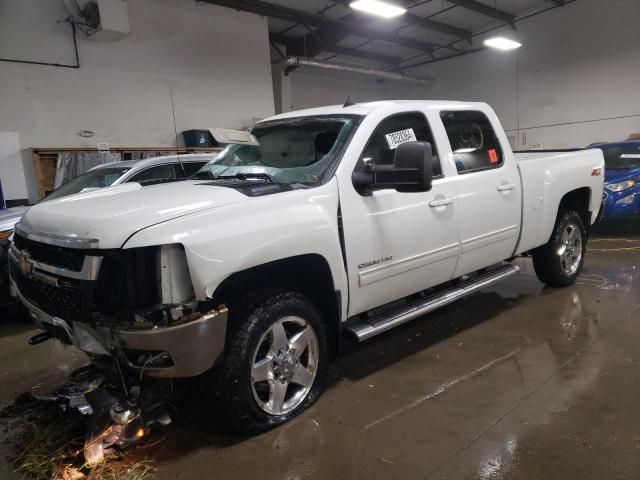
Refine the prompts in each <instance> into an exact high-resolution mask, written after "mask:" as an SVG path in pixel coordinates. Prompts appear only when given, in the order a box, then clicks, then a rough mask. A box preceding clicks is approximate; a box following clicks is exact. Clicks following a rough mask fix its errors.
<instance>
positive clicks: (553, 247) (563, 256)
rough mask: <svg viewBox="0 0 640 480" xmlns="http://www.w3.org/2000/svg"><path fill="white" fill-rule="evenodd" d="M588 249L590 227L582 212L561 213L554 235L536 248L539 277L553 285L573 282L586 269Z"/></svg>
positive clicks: (534, 252) (534, 253)
mask: <svg viewBox="0 0 640 480" xmlns="http://www.w3.org/2000/svg"><path fill="white" fill-rule="evenodd" d="M586 252H587V230H586V229H585V226H584V223H583V221H582V218H581V217H580V215H578V213H577V212H574V211H569V212H564V213H561V214H560V215H558V219H557V221H556V225H555V227H554V230H553V234H552V235H551V239H550V240H549V242H548V243H547V244H546V245H543V246H541V247H538V248H537V249H535V250H534V251H533V268H534V269H535V272H536V275H537V276H538V278H539V279H540V280H541V281H542V282H544V283H546V284H547V285H549V286H552V287H566V286H569V285H573V283H575V281H576V279H577V278H578V275H580V272H581V271H582V265H583V264H584V257H585V255H586Z"/></svg>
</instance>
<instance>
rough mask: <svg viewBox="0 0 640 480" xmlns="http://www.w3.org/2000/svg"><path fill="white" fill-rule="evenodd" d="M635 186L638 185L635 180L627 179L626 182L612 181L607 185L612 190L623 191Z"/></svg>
mask: <svg viewBox="0 0 640 480" xmlns="http://www.w3.org/2000/svg"><path fill="white" fill-rule="evenodd" d="M635 186H636V181H635V180H625V181H624V182H620V183H610V184H608V185H607V186H606V187H607V190H610V191H612V192H621V191H623V190H626V189H628V188H632V187H635Z"/></svg>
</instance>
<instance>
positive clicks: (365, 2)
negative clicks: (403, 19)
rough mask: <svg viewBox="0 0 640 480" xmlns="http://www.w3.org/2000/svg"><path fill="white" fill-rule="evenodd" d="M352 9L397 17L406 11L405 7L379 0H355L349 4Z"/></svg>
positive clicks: (385, 16)
mask: <svg viewBox="0 0 640 480" xmlns="http://www.w3.org/2000/svg"><path fill="white" fill-rule="evenodd" d="M349 6H350V7H351V8H353V9H354V10H359V11H361V12H365V13H370V14H372V15H378V16H379V17H384V18H393V17H399V16H400V15H402V14H403V13H406V12H407V9H406V8H402V7H399V6H397V5H393V4H392V3H387V2H383V1H381V0H356V1H355V2H351V3H350V4H349Z"/></svg>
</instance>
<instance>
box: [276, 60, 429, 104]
mask: <svg viewBox="0 0 640 480" xmlns="http://www.w3.org/2000/svg"><path fill="white" fill-rule="evenodd" d="M289 78H290V79H291V80H290V81H291V88H290V91H291V95H290V101H291V105H290V108H289V109H291V110H296V109H300V108H308V107H316V106H322V105H333V104H340V103H343V102H344V101H345V99H346V98H347V97H348V96H350V97H351V100H352V101H354V102H367V101H375V100H384V99H386V100H388V99H393V98H403V99H406V98H427V97H428V96H429V91H430V89H429V88H428V87H425V86H421V85H413V84H410V83H404V82H397V81H391V80H385V81H383V82H380V81H378V79H376V78H375V77H369V76H364V75H359V74H351V73H340V74H336V73H333V72H328V71H323V70H317V69H313V70H311V69H305V68H301V69H299V70H296V71H294V72H293V73H292V74H291V75H290V76H289Z"/></svg>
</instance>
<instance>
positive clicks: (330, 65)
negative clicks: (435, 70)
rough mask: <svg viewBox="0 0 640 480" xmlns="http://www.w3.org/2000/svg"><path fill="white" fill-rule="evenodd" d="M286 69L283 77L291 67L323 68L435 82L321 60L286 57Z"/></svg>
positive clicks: (425, 82)
mask: <svg viewBox="0 0 640 480" xmlns="http://www.w3.org/2000/svg"><path fill="white" fill-rule="evenodd" d="M283 62H284V64H285V65H288V67H287V68H286V69H285V75H288V74H289V71H290V69H291V67H312V68H324V69H326V70H335V71H338V72H352V73H360V74H362V75H370V76H373V77H378V78H388V79H389V80H401V81H406V82H414V83H419V84H422V85H428V86H433V85H434V84H435V83H436V80H435V79H434V78H433V77H426V78H417V77H410V76H408V75H404V74H402V73H395V72H387V71H385V70H378V69H375V68H368V67H362V66H360V65H350V64H346V63H335V62H324V61H322V60H314V59H313V58H308V57H287V58H286V59H285V60H283Z"/></svg>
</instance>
